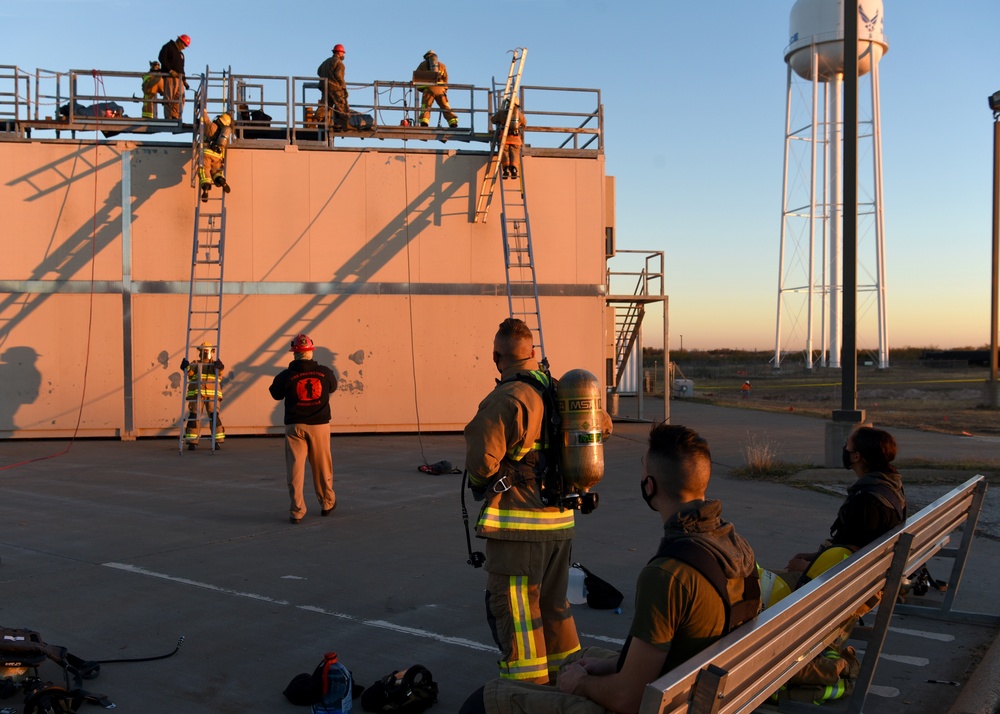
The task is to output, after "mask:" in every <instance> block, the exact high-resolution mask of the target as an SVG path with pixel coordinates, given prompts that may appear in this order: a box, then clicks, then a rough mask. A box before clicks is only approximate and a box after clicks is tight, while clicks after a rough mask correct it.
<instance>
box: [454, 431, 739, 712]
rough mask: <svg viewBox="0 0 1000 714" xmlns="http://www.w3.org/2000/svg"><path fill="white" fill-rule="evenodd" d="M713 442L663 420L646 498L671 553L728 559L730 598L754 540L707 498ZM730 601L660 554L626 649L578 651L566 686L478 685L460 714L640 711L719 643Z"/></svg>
mask: <svg viewBox="0 0 1000 714" xmlns="http://www.w3.org/2000/svg"><path fill="white" fill-rule="evenodd" d="M711 469H712V463H711V453H710V452H709V448H708V443H707V442H706V441H705V440H704V439H702V438H701V437H700V436H698V434H697V433H696V432H694V431H692V430H691V429H688V428H686V427H683V426H672V425H668V424H659V425H657V426H655V427H653V429H652V430H651V431H650V434H649V449H648V450H647V452H646V455H645V457H644V458H643V468H642V480H641V481H640V487H641V489H642V498H643V500H644V501H645V502H646V504H647V505H648V506H649V507H650V508H651V509H652V510H654V511H656V512H657V513H658V514H659V515H660V517H661V518H662V520H663V531H664V535H663V541H662V543H661V549H662V548H664V547H666V546H668V545H670V544H672V543H674V542H676V541H680V540H690V541H696V543H697V545H698V546H701V547H703V548H705V549H706V550H708V551H709V552H710V553H711V554H712V555H713V556H714V557H715V559H716V560H717V561H718V563H719V565H720V567H721V569H722V573H723V576H724V577H725V578H726V584H727V591H728V595H729V599H730V602H736V601H738V600H740V599H742V597H743V588H744V584H745V580H744V579H745V578H747V577H751V576H752V575H753V573H755V572H756V563H755V559H754V554H753V550H752V549H751V548H750V545H749V544H748V543H747V542H746V540H744V539H743V538H742V537H740V536H739V535H738V534H737V533H736V531H735V529H734V528H733V525H732V524H731V523H727V522H726V521H724V520H723V519H722V504H721V503H720V502H719V501H717V500H711V499H706V498H705V491H706V489H707V487H708V482H709V478H710V476H711ZM725 630H726V606H725V604H724V603H723V601H722V598H721V597H720V596H719V594H718V592H717V591H716V590H715V588H714V587H713V586H712V584H711V583H710V582H709V581H708V579H707V578H706V577H705V576H703V575H702V574H701V573H700V572H699V571H698V570H696V569H695V568H694V567H692V566H690V565H687V564H685V563H682V562H680V561H678V560H675V559H673V558H671V557H669V556H667V557H655V558H653V560H651V561H650V562H649V563H648V564H647V565H646V566H645V567H644V568H643V569H642V571H641V572H640V573H639V579H638V581H637V584H636V599H635V616H634V618H633V620H632V626H631V627H630V629H629V636H628V639H627V640H626V642H625V646H624V648H623V649H622V651H621V653H615V652H611V651H609V650H601V649H598V648H588V649H586V650H583V651H581V652H579V653H578V654H576V655H573V656H571V657H570V658H569V659H568V660H567V664H566V665H565V666H564V667H563V668H562V670H561V671H560V672H559V676H558V679H557V686H556V687H544V686H539V685H533V684H527V683H520V682H512V681H509V680H494V681H491V682H488V683H487V684H486V685H485V686H484V687H483V688H482V689H479V690H476V692H474V693H473V694H472V695H471V696H470V697H469V699H468V700H467V701H466V702H465V704H464V705H463V706H462V709H461V711H460V714H484V713H488V714H605V712H609V711H610V712H621V713H624V714H628V713H629V712H638V711H639V705H640V703H641V702H642V695H643V691H644V690H645V687H646V685H647V684H648V683H650V682H652V681H654V680H655V679H657V678H659V677H660V676H661V675H662V674H664V673H665V672H667V671H669V670H670V669H672V668H673V667H675V666H677V665H678V664H680V663H681V662H683V661H685V660H686V659H688V658H690V657H692V656H693V655H695V654H697V653H698V652H700V651H701V650H703V649H705V648H706V647H707V646H708V645H710V644H712V643H713V642H715V641H716V640H718V639H719V638H720V637H721V636H722V635H723V634H724V632H725Z"/></svg>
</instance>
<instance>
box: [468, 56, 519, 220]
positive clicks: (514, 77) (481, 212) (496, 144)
mask: <svg viewBox="0 0 1000 714" xmlns="http://www.w3.org/2000/svg"><path fill="white" fill-rule="evenodd" d="M512 52H513V57H512V58H511V61H510V68H509V69H508V70H507V82H506V83H505V84H504V88H503V94H501V95H500V101H499V103H498V111H503V110H505V109H507V108H508V107H509V106H510V104H511V101H512V100H513V99H514V98H515V97H517V93H518V91H519V90H520V88H521V73H522V72H523V71H524V60H525V59H526V58H527V57H528V48H527V47H519V48H517V49H515V50H513V51H512ZM511 116H512V112H507V121H505V122H504V124H503V126H502V127H497V132H496V134H495V135H494V137H493V140H492V141H491V142H490V161H489V164H488V165H487V167H486V174H485V175H484V176H483V185H482V188H480V189H479V200H478V201H476V215H475V218H474V220H473V222H474V223H485V222H486V214H487V212H488V211H489V209H490V203H491V202H492V200H493V189H494V187H495V186H496V183H497V176H498V174H499V173H500V156H501V154H502V153H503V148H504V146H505V144H506V143H507V132H508V131H509V130H510V118H511Z"/></svg>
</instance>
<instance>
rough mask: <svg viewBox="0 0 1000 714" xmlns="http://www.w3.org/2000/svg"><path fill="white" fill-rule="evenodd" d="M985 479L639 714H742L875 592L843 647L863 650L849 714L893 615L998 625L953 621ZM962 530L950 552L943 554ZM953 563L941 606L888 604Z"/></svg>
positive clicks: (834, 574)
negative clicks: (910, 576) (929, 569)
mask: <svg viewBox="0 0 1000 714" xmlns="http://www.w3.org/2000/svg"><path fill="white" fill-rule="evenodd" d="M986 486H987V483H986V479H985V478H984V477H983V476H976V477H974V478H972V479H970V480H969V481H967V482H966V483H964V484H962V485H961V486H959V487H958V488H956V489H954V490H953V491H951V492H949V493H947V494H945V495H944V496H942V497H941V498H939V499H938V500H936V501H934V503H932V504H930V505H929V506H927V507H926V508H924V509H923V510H921V511H920V512H919V513H917V514H915V515H913V516H911V517H910V518H909V519H907V521H906V522H905V523H904V524H902V525H901V526H899V527H898V528H896V529H895V530H893V531H891V532H890V533H888V534H886V535H885V536H883V537H882V538H881V539H879V540H877V541H875V542H874V543H870V544H869V545H868V546H866V547H865V548H863V549H862V550H860V551H858V552H857V553H855V554H854V555H853V556H851V557H850V558H848V559H847V560H845V561H843V562H842V563H840V564H838V565H836V566H834V567H833V568H831V569H830V570H828V571H827V572H825V573H823V574H822V575H821V576H819V577H818V578H816V579H815V580H813V581H812V582H810V583H809V584H808V585H806V586H805V587H803V588H801V589H800V590H797V591H795V592H794V593H792V594H791V595H789V596H788V597H787V598H785V599H784V600H782V601H781V602H779V603H777V604H776V605H774V606H772V607H770V608H768V609H767V610H765V611H764V612H762V613H761V614H760V615H758V616H757V617H756V618H755V619H753V620H751V621H750V622H748V623H746V624H745V625H743V626H742V627H740V628H738V629H736V630H734V631H733V632H731V633H729V634H728V635H726V636H725V637H723V638H722V639H721V640H719V641H718V642H716V643H715V644H713V645H712V646H711V647H709V648H708V649H706V650H704V651H702V652H701V653H699V654H698V655H697V656H695V657H693V658H691V659H690V660H688V661H687V662H685V663H684V664H682V665H680V666H679V667H675V668H674V669H673V670H671V671H670V672H667V673H666V674H665V675H663V676H662V677H660V678H659V679H657V680H656V681H655V682H652V683H650V684H648V685H647V686H646V691H645V693H644V694H643V698H642V704H641V706H640V708H639V712H640V714H661V713H662V714H672V713H674V712H685V713H686V714H724V713H726V712H744V711H746V712H749V711H752V710H753V708H754V707H756V706H758V705H760V704H762V703H765V702H766V701H767V700H768V698H769V697H770V695H771V694H772V693H774V692H775V691H777V690H778V688H779V687H781V685H782V684H784V683H785V682H786V681H787V680H788V679H789V678H790V677H791V676H792V675H793V674H795V673H796V672H797V671H798V670H799V669H800V668H801V667H802V666H803V665H804V664H805V663H806V662H808V661H809V660H811V659H812V658H813V657H814V656H815V655H817V654H819V653H821V652H822V651H823V650H824V649H825V648H826V647H827V646H828V644H829V643H830V642H832V641H833V640H834V639H835V638H836V636H837V634H838V628H839V627H840V625H841V624H842V623H844V622H845V621H847V620H848V619H849V618H850V617H851V615H852V613H854V612H855V611H856V610H857V609H858V608H859V607H861V606H862V605H864V603H866V602H867V601H868V600H869V599H870V598H872V597H873V596H876V595H877V594H878V593H880V592H881V593H883V595H882V599H881V604H880V605H879V606H878V609H877V610H875V611H873V613H871V614H870V615H869V617H872V615H873V616H874V618H873V619H874V622H873V624H872V625H871V626H867V627H857V628H855V629H854V631H853V633H852V635H851V638H852V639H861V640H865V641H866V642H867V646H866V648H865V654H864V657H863V659H862V662H861V670H860V672H859V674H858V678H857V680H856V682H855V687H854V692H853V694H852V695H851V696H850V697H849V698H846V699H844V700H841V705H846V707H847V709H846V710H847V711H849V712H861V711H862V708H863V706H864V702H865V698H866V697H867V695H868V688H869V686H870V685H871V682H872V678H873V676H874V673H875V665H876V663H877V662H878V658H879V653H880V652H881V649H882V645H883V643H884V642H885V636H886V632H887V630H888V627H889V621H890V619H891V618H892V614H893V611H894V610H895V611H897V612H903V611H905V612H907V613H913V614H921V615H925V616H930V617H936V618H941V619H957V620H963V621H966V622H970V621H971V622H981V623H985V624H993V625H995V624H998V623H1000V616H998V615H987V614H980V613H963V612H954V611H953V610H952V603H953V602H954V600H955V596H956V594H957V593H958V588H959V584H960V582H961V579H962V573H963V570H964V569H965V563H966V559H967V558H968V554H969V548H970V547H971V545H972V539H973V536H974V534H975V530H976V523H977V521H978V519H979V512H980V509H981V508H982V504H983V498H984V496H985V494H986ZM959 528H961V529H962V532H961V540H960V543H959V545H958V547H957V548H948V547H946V546H947V545H948V543H949V539H950V537H951V534H953V533H955V532H956V531H957V530H958V529H959ZM935 556H937V557H949V558H952V559H953V564H952V570H951V575H950V577H949V579H948V590H947V595H946V597H945V598H944V601H943V602H942V603H941V604H940V606H916V605H909V604H907V605H896V599H897V596H898V594H899V591H900V587H901V585H902V583H903V579H904V576H905V575H906V574H907V573H913V572H914V571H916V570H917V569H919V568H920V567H921V566H923V565H924V564H925V563H927V561H928V560H930V559H931V558H932V557H935Z"/></svg>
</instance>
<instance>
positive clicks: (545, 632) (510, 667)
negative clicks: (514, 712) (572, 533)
mask: <svg viewBox="0 0 1000 714" xmlns="http://www.w3.org/2000/svg"><path fill="white" fill-rule="evenodd" d="M572 551H573V541H572V540H553V541H507V540H496V539H492V538H491V539H488V540H487V541H486V570H487V572H488V573H489V575H488V577H487V585H486V587H487V591H486V615H487V620H488V621H489V623H490V629H491V630H492V631H493V639H494V641H496V643H497V646H498V647H499V648H500V660H499V662H498V664H499V666H500V677H501V678H504V679H515V680H519V681H526V682H538V683H541V684H545V683H546V682H548V681H549V678H550V676H551V677H555V673H556V672H557V671H558V669H559V667H561V666H562V664H563V662H564V661H565V659H566V657H567V656H568V655H570V654H572V653H573V652H576V651H577V650H579V649H580V640H579V638H578V637H577V634H576V623H575V622H574V621H573V614H572V612H570V607H569V602H568V601H567V600H566V586H567V583H568V581H569V566H570V561H571V559H572Z"/></svg>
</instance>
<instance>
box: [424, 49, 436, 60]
mask: <svg viewBox="0 0 1000 714" xmlns="http://www.w3.org/2000/svg"><path fill="white" fill-rule="evenodd" d="M437 56H438V55H437V52H435V51H434V50H427V51H426V52H424V59H430V58H431V57H437Z"/></svg>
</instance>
